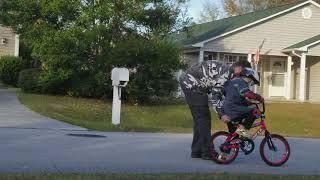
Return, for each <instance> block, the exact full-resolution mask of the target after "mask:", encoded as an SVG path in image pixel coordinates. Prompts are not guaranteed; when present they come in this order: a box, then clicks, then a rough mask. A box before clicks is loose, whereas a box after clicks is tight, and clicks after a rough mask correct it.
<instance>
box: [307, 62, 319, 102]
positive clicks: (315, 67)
mask: <svg viewBox="0 0 320 180" xmlns="http://www.w3.org/2000/svg"><path fill="white" fill-rule="evenodd" d="M307 67H308V73H307V74H308V80H307V98H308V99H309V100H310V101H320V57H316V56H308V57H307Z"/></svg>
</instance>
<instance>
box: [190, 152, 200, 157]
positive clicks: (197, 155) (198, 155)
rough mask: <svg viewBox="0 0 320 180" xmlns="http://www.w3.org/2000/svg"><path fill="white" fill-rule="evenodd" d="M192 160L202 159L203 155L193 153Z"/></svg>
mask: <svg viewBox="0 0 320 180" xmlns="http://www.w3.org/2000/svg"><path fill="white" fill-rule="evenodd" d="M191 158H201V153H191Z"/></svg>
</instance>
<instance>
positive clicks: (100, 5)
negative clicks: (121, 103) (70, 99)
mask: <svg viewBox="0 0 320 180" xmlns="http://www.w3.org/2000/svg"><path fill="white" fill-rule="evenodd" d="M185 2H186V0H139V1H132V0H117V1H114V0H103V1H102V0H68V1H66V0H4V1H3V3H2V4H1V10H0V18H1V22H2V23H3V24H4V25H7V26H10V27H12V28H13V29H14V30H15V31H16V32H17V33H19V34H20V35H21V36H20V37H21V39H22V40H23V41H24V42H26V44H29V45H30V46H31V47H30V48H31V49H32V56H33V57H35V58H36V59H39V60H40V61H41V63H42V70H43V71H42V72H41V75H40V84H41V87H42V91H43V92H48V93H59V94H69V95H75V96H86V97H102V96H104V97H111V95H112V93H111V92H112V88H111V80H110V72H111V69H112V68H113V67H115V66H123V67H127V68H129V69H131V70H134V69H136V70H137V71H132V72H131V81H132V82H137V81H136V80H135V79H136V78H138V79H143V81H139V82H140V83H136V84H135V85H136V86H137V87H135V88H133V89H139V88H140V89H145V94H146V95H150V94H153V95H154V96H161V95H164V94H163V93H162V91H161V88H162V89H163V90H165V89H167V90H168V86H163V84H161V83H162V82H167V81H171V80H173V77H174V74H173V72H174V71H176V70H177V69H178V68H179V67H180V64H181V63H180V60H179V51H178V48H177V45H175V44H174V43H172V42H170V41H168V40H167V39H166V36H167V35H168V34H169V33H170V32H173V31H175V30H176V29H181V26H183V25H185V24H186V23H187V21H185V20H184V19H181V16H180V14H181V11H182V9H181V6H182V5H183V4H184V3H185ZM141 43H143V44H141ZM128 44H130V45H131V46H128ZM163 44H167V47H169V48H172V49H173V50H170V49H166V48H164V47H163ZM137 47H139V48H137ZM163 49H166V51H164V50H163ZM161 53H165V54H166V56H164V55H162V54H161ZM169 57H172V58H169ZM164 58H166V59H164ZM171 64H172V65H171ZM157 68H160V69H161V68H162V69H165V71H160V70H159V69H158V70H156V69H157ZM150 70H152V73H167V75H165V76H163V75H155V74H152V76H151V75H150V74H149V73H148V71H150ZM153 82H157V83H153ZM146 87H147V89H146ZM157 88H160V89H159V90H156V89H157ZM170 88H171V89H170ZM170 88H169V89H170V90H168V91H167V90H165V91H166V92H167V94H165V95H169V94H168V93H169V92H171V91H172V90H173V89H172V87H170ZM160 91H161V92H160ZM151 92H152V93H151ZM139 93H140V92H136V91H131V94H130V96H125V97H128V98H131V99H132V100H134V101H139V102H143V101H146V100H148V98H147V97H145V96H143V97H142V96H139Z"/></svg>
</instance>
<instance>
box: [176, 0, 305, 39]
mask: <svg viewBox="0 0 320 180" xmlns="http://www.w3.org/2000/svg"><path fill="white" fill-rule="evenodd" d="M300 3H302V2H301V1H299V2H297V3H293V4H287V5H283V6H279V7H275V8H270V9H266V10H260V11H256V12H252V13H247V14H244V15H240V16H233V17H229V18H225V19H220V20H216V21H212V22H208V23H203V24H197V25H194V26H191V27H189V28H187V32H189V33H186V32H183V33H179V34H176V35H175V38H176V40H177V41H178V42H180V43H181V44H183V45H190V44H194V43H197V42H201V41H205V40H207V39H210V38H213V37H216V36H219V35H221V34H224V33H227V32H230V31H232V30H235V29H237V28H240V27H243V26H245V25H248V24H250V23H253V22H255V21H258V20H260V19H263V18H266V17H269V16H271V15H273V14H276V13H279V12H281V11H284V10H286V9H289V8H291V7H294V6H296V5H298V4H300Z"/></svg>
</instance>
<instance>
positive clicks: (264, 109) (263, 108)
mask: <svg viewBox="0 0 320 180" xmlns="http://www.w3.org/2000/svg"><path fill="white" fill-rule="evenodd" d="M256 107H257V108H258V109H259V110H260V111H261V109H260V107H259V106H258V104H256ZM265 112H266V105H265V103H264V101H263V102H262V111H261V113H262V114H264V113H265Z"/></svg>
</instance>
